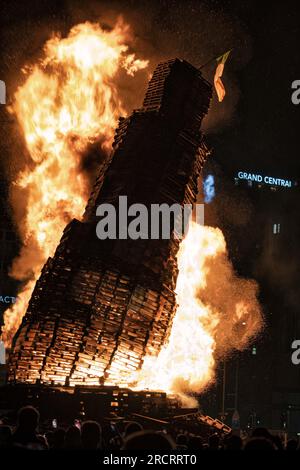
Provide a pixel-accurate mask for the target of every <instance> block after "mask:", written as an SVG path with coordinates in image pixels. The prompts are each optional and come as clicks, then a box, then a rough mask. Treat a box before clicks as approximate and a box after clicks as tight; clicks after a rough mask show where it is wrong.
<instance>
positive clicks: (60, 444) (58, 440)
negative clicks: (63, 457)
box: [53, 428, 66, 450]
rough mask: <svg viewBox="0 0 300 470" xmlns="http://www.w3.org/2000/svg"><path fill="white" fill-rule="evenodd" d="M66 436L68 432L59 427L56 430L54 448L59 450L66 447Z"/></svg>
mask: <svg viewBox="0 0 300 470" xmlns="http://www.w3.org/2000/svg"><path fill="white" fill-rule="evenodd" d="M65 436H66V432H65V430H64V429H62V428H58V429H56V430H55V431H54V438H53V449H56V450H58V449H63V448H64V447H65Z"/></svg>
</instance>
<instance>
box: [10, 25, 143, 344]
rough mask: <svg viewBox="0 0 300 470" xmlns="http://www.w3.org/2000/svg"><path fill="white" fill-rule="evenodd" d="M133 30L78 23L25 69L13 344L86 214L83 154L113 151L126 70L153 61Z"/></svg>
mask: <svg viewBox="0 0 300 470" xmlns="http://www.w3.org/2000/svg"><path fill="white" fill-rule="evenodd" d="M130 35H131V33H130V29H129V27H128V25H126V24H125V23H124V22H123V21H122V20H119V21H118V22H117V24H116V26H115V27H114V29H112V30H111V31H104V30H103V29H101V27H100V26H99V25H98V24H91V23H84V24H79V25H77V26H75V27H73V28H72V30H71V31H70V33H69V35H68V37H67V38H60V37H59V36H58V35H56V36H54V37H53V38H52V39H50V40H49V41H48V42H47V43H46V44H45V47H44V53H45V58H44V59H43V60H42V61H41V62H40V63H39V64H37V65H34V66H33V67H30V68H29V67H28V68H25V69H24V73H25V74H26V75H27V77H26V80H25V82H24V84H23V85H22V86H20V87H19V88H18V90H17V92H16V95H15V100H14V103H13V106H12V109H11V111H12V112H13V113H14V114H15V115H16V117H17V119H18V123H19V125H20V127H21V130H22V132H23V135H24V139H25V143H26V147H27V149H28V152H29V156H30V162H29V163H28V164H27V165H26V167H25V169H24V170H23V171H22V172H21V173H20V174H19V176H18V178H17V180H16V182H15V187H14V188H13V199H14V200H15V201H16V200H17V201H19V200H20V199H21V202H17V203H16V204H18V205H19V206H20V205H23V204H24V198H25V200H26V208H25V212H26V214H25V217H24V218H22V219H21V221H20V220H17V223H18V225H19V231H20V236H21V238H22V241H23V248H22V250H21V253H20V256H19V257H18V258H17V259H16V260H15V261H14V263H13V267H12V270H11V275H12V276H13V277H14V278H15V279H19V280H21V281H25V286H24V288H23V291H22V292H21V293H19V295H18V300H17V303H16V304H14V306H13V307H12V308H11V309H10V310H8V311H7V312H6V315H5V328H4V332H3V338H4V341H5V342H6V344H7V345H9V344H10V342H11V340H12V337H13V335H14V334H15V332H16V331H17V329H18V326H19V324H20V322H21V319H22V316H23V315H24V312H25V311H26V308H27V304H28V300H29V298H30V296H31V293H32V290H33V288H34V285H35V282H36V280H37V278H38V276H39V274H40V270H41V268H42V266H43V264H44V263H45V261H46V260H47V258H48V257H49V256H51V255H53V253H54V250H55V248H56V246H57V244H58V242H59V240H60V237H61V235H62V231H63V229H64V227H65V226H66V224H67V223H68V222H69V221H70V220H71V219H73V218H74V217H76V218H81V216H82V213H83V210H84V208H85V205H86V201H87V197H88V193H89V185H88V181H87V179H86V177H85V175H84V173H83V172H82V170H81V162H82V155H83V153H84V151H86V149H87V148H88V146H89V145H91V144H92V143H94V142H100V144H101V146H102V148H103V149H104V150H106V151H108V150H110V148H111V144H112V141H113V136H114V130H115V128H116V126H117V122H118V118H119V116H120V115H123V116H124V115H126V112H125V109H124V107H123V104H122V102H121V100H120V97H119V94H118V90H117V89H116V85H115V83H116V79H117V75H118V73H119V72H120V69H122V68H123V69H125V70H126V72H127V73H128V74H129V75H133V74H134V73H135V72H136V71H138V70H140V69H142V68H145V67H146V66H147V64H148V62H147V61H143V60H139V59H136V58H135V56H134V54H129V53H128V46H127V45H126V43H128V41H130Z"/></svg>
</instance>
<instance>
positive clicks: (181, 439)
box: [176, 434, 188, 450]
mask: <svg viewBox="0 0 300 470" xmlns="http://www.w3.org/2000/svg"><path fill="white" fill-rule="evenodd" d="M187 444H188V438H187V436H186V435H185V434H178V436H177V437H176V449H177V450H187V448H188V446H187Z"/></svg>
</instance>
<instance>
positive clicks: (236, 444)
mask: <svg viewBox="0 0 300 470" xmlns="http://www.w3.org/2000/svg"><path fill="white" fill-rule="evenodd" d="M224 444H225V446H224V448H225V450H242V448H243V441H242V439H241V438H240V436H235V435H232V436H229V437H227V438H226V439H225V442H224Z"/></svg>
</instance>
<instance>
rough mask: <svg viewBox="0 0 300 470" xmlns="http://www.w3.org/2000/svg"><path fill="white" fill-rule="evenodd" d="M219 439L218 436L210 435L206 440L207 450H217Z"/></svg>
mask: <svg viewBox="0 0 300 470" xmlns="http://www.w3.org/2000/svg"><path fill="white" fill-rule="evenodd" d="M219 444H220V438H219V436H218V434H216V433H215V434H212V435H211V436H209V438H208V448H209V450H219Z"/></svg>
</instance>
